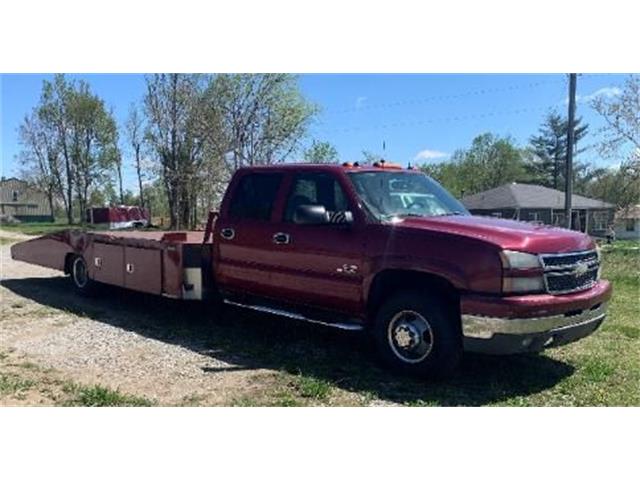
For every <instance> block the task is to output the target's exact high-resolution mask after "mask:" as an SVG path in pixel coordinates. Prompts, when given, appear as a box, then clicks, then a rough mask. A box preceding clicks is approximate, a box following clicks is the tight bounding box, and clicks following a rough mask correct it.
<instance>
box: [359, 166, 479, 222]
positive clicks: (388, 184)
mask: <svg viewBox="0 0 640 480" xmlns="http://www.w3.org/2000/svg"><path fill="white" fill-rule="evenodd" d="M349 178H350V179H351V183H353V186H354V187H355V189H356V192H357V193H358V196H359V197H360V199H361V200H362V203H364V204H365V206H366V207H367V208H368V210H369V211H370V212H371V213H372V214H373V215H374V216H375V217H376V218H378V219H379V220H389V219H392V218H393V217H403V216H417V217H434V216H440V215H468V214H469V212H468V211H467V209H466V208H464V206H463V205H462V204H461V203H460V202H459V201H458V200H456V199H455V198H454V197H453V196H451V194H450V193H449V192H447V191H446V190H445V189H444V188H442V187H441V186H440V184H439V183H438V182H436V181H435V180H433V179H431V178H429V177H427V176H426V175H423V174H420V173H413V172H411V173H410V172H402V171H400V172H398V171H396V172H389V171H387V172H371V171H366V172H349Z"/></svg>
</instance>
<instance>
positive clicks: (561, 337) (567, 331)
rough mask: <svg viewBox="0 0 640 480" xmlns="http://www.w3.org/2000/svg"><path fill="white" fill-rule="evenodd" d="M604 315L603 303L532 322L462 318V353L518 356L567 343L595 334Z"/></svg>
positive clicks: (605, 307) (605, 311) (483, 317)
mask: <svg viewBox="0 0 640 480" xmlns="http://www.w3.org/2000/svg"><path fill="white" fill-rule="evenodd" d="M606 314H607V302H603V303H601V304H599V305H595V306H593V307H592V308H589V309H586V310H582V311H578V312H576V311H573V312H566V313H563V314H558V315H551V316H546V317H532V318H496V317H485V316H481V315H469V314H465V315H462V332H463V335H464V340H465V349H466V350H470V351H478V352H483V353H496V354H502V353H518V352H525V351H538V350H542V349H543V348H547V347H552V346H556V345H562V344H565V343H569V342H572V341H575V340H578V339H579V338H582V337H584V336H587V335H589V334H591V333H592V332H593V331H595V330H596V329H597V328H598V327H599V326H600V324H601V323H602V321H603V320H604V318H605V317H606Z"/></svg>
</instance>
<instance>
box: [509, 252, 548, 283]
mask: <svg viewBox="0 0 640 480" xmlns="http://www.w3.org/2000/svg"><path fill="white" fill-rule="evenodd" d="M500 259H501V261H502V292H503V293H540V292H543V291H544V290H545V285H544V277H543V271H542V264H541V263H540V257H538V255H533V254H531V253H525V252H515V251H513V250H503V251H502V252H500Z"/></svg>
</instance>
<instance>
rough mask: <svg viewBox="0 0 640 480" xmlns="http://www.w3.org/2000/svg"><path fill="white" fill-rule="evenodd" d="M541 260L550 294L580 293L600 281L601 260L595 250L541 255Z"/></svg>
mask: <svg viewBox="0 0 640 480" xmlns="http://www.w3.org/2000/svg"><path fill="white" fill-rule="evenodd" d="M541 259H542V265H543V267H544V283H545V287H546V290H547V292H548V293H551V294H562V293H571V292H579V291H581V290H587V289H589V288H591V287H592V286H593V285H595V284H596V282H597V281H598V277H599V269H600V259H599V256H598V252H596V251H595V250H587V251H584V252H571V253H559V254H548V255H541Z"/></svg>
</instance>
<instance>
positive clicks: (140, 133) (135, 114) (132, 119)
mask: <svg viewBox="0 0 640 480" xmlns="http://www.w3.org/2000/svg"><path fill="white" fill-rule="evenodd" d="M125 130H126V136H127V142H128V146H129V148H131V151H132V153H133V164H134V166H135V169H136V176H137V177H138V199H139V205H140V207H142V208H144V206H145V202H144V190H143V188H142V180H143V173H142V147H143V141H144V130H145V125H144V120H143V118H142V116H141V115H140V113H139V111H138V107H136V105H135V104H133V105H131V106H130V107H129V117H128V118H127V122H126V124H125Z"/></svg>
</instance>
